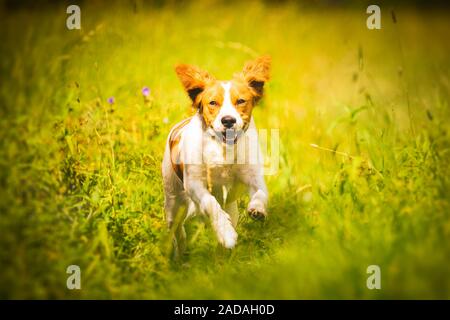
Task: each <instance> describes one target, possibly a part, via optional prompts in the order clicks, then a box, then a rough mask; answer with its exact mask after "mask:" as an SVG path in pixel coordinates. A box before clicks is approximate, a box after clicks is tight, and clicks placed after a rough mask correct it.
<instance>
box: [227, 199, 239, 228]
mask: <svg viewBox="0 0 450 320" xmlns="http://www.w3.org/2000/svg"><path fill="white" fill-rule="evenodd" d="M225 211H226V212H227V213H228V214H229V215H230V218H231V223H232V224H233V227H234V228H235V229H236V226H237V224H238V220H239V209H238V205H237V201H236V200H234V201H231V202H228V203H227V204H226V205H225Z"/></svg>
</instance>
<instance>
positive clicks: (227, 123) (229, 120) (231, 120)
mask: <svg viewBox="0 0 450 320" xmlns="http://www.w3.org/2000/svg"><path fill="white" fill-rule="evenodd" d="M221 121H222V124H223V125H224V127H225V128H228V129H230V128H231V127H232V126H233V125H234V124H235V123H236V118H235V117H232V116H225V117H223V118H222V120H221Z"/></svg>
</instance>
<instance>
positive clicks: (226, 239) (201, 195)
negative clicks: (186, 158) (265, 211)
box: [185, 167, 237, 249]
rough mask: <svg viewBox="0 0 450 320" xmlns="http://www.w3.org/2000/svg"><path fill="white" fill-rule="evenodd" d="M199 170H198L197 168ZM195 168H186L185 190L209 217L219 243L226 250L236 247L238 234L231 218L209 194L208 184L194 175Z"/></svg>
mask: <svg viewBox="0 0 450 320" xmlns="http://www.w3.org/2000/svg"><path fill="white" fill-rule="evenodd" d="M197 169H198V168H197ZM192 171H194V172H195V171H196V170H195V169H194V168H192V167H191V168H189V167H187V168H186V171H185V172H186V173H187V174H186V175H185V176H186V180H185V189H186V192H187V193H188V195H189V197H190V198H191V199H192V200H193V201H194V202H195V203H197V205H198V206H199V208H200V211H201V212H202V213H204V214H206V215H208V216H209V217H210V219H211V224H212V226H213V228H214V231H215V232H216V234H217V238H218V240H219V242H220V243H221V244H222V245H223V246H224V247H225V248H229V249H231V248H233V247H234V246H235V245H236V241H237V233H236V231H235V230H234V228H233V225H232V222H231V218H230V216H229V214H228V213H226V212H225V211H224V210H223V209H222V208H221V206H220V204H219V202H218V201H217V200H216V198H215V197H214V196H213V195H211V193H209V191H208V189H207V188H206V182H205V181H204V179H203V178H200V176H203V175H198V174H192Z"/></svg>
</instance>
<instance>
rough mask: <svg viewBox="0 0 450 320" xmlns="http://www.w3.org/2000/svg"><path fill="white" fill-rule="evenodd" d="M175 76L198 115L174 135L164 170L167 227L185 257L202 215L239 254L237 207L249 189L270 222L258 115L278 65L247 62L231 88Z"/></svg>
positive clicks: (185, 69) (187, 73) (189, 70)
mask: <svg viewBox="0 0 450 320" xmlns="http://www.w3.org/2000/svg"><path fill="white" fill-rule="evenodd" d="M175 71H176V73H177V75H178V77H179V78H180V80H181V83H182V84H183V86H184V88H185V89H186V91H187V93H188V95H189V97H190V99H191V100H192V104H193V107H194V108H195V109H196V110H197V112H196V114H195V115H194V116H193V117H191V118H188V119H185V120H184V121H181V122H180V123H178V124H176V125H175V126H174V127H173V128H172V130H171V132H170V134H169V138H168V140H167V144H166V150H165V153H164V159H163V163H162V174H163V180H164V192H165V212H166V220H167V223H168V226H169V228H171V230H172V231H173V232H174V234H175V238H174V242H175V250H176V252H182V251H183V250H184V247H185V241H186V234H185V231H184V226H183V224H184V221H185V219H186V218H187V217H190V216H192V215H194V214H196V213H199V214H205V215H207V216H208V217H209V218H210V219H211V224H212V226H213V228H214V231H215V233H216V234H217V238H218V240H219V242H220V243H221V244H222V245H223V246H224V247H226V248H233V247H234V246H235V245H236V241H237V237H238V236H237V233H236V231H235V228H236V225H237V221H238V217H239V212H238V208H237V203H236V199H237V197H238V196H239V194H240V192H241V191H240V190H242V188H241V187H242V186H244V187H247V189H248V191H249V193H250V202H249V204H248V213H249V214H250V216H252V217H253V218H255V219H262V218H265V217H266V216H267V211H266V206H267V198H268V194H267V187H266V184H265V182H264V177H263V160H262V156H261V152H260V149H259V145H258V140H257V139H258V137H257V134H256V127H255V123H254V121H253V117H252V109H253V107H254V106H255V104H256V103H257V102H258V101H259V100H260V99H261V97H262V95H263V87H264V83H265V82H266V81H267V80H269V71H270V58H269V57H267V56H264V57H261V58H258V59H256V60H254V61H250V62H247V64H246V65H245V67H244V69H243V71H242V72H240V73H238V74H236V75H234V77H233V79H232V80H230V81H220V80H216V79H215V78H214V77H212V76H211V75H210V74H209V73H207V72H206V71H203V70H200V69H199V68H197V67H195V66H190V65H185V64H182V65H178V66H177V67H176V68H175Z"/></svg>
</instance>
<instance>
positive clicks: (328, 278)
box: [0, 0, 450, 299]
mask: <svg viewBox="0 0 450 320" xmlns="http://www.w3.org/2000/svg"><path fill="white" fill-rule="evenodd" d="M447 3H448V2H445V1H378V2H377V3H376V4H377V5H379V6H380V8H381V29H380V30H369V29H368V28H367V27H366V20H367V18H368V17H369V14H367V13H366V9H367V6H368V5H369V4H372V3H371V2H370V1H302V2H291V1H281V2H278V1H245V2H243V1H195V2H194V1H192V2H191V1H181V2H180V1H154V2H150V1H148V2H147V1H138V0H135V1H74V2H72V1H60V2H55V1H38V2H36V1H20V2H18V1H0V8H1V11H0V55H1V59H0V83H1V85H0V267H1V272H0V298H8V299H11V298H21V299H23V298H25V299H26V298H28V299H36V298H39V299H47V298H51V299H61V298H69V299H80V298H100V299H123V298H128V299H166V298H177V299H208V298H209V299H211V298H213V299H303V298H308V299H330V298H331V299H350V298H357V299H381V298H382V299H392V298H413V299H415V298H425V299H431V298H440V299H448V298H450V278H449V268H448V264H449V257H450V245H449V243H450V242H449V240H450V217H449V212H450V205H449V200H450V191H449V190H450V181H449V179H450V178H449V177H450V172H449V160H450V156H449V154H450V139H449V125H448V119H449V116H450V110H449V105H448V101H449V93H450V90H449V89H450V82H449V81H450V80H449V67H450V55H449V49H450V48H449V47H450V42H449V41H448V39H449V38H450V19H449V16H450V12H449V7H448V5H447ZM70 4H78V5H79V7H80V9H81V29H80V30H68V29H67V28H66V19H67V18H68V17H69V14H67V13H66V8H67V6H68V5H70ZM373 4H375V3H373ZM262 54H269V55H271V56H272V64H273V70H272V79H271V81H270V82H269V83H268V84H267V88H266V96H265V98H264V99H263V101H262V102H261V104H260V105H259V106H258V107H256V108H255V110H254V117H255V121H256V123H257V126H258V127H259V128H266V129H278V130H279V133H280V142H281V145H280V167H279V170H278V172H277V174H275V175H271V176H268V177H267V178H266V179H267V183H268V187H269V191H270V207H269V214H270V217H269V219H268V220H267V221H265V222H263V223H260V222H254V221H252V220H251V219H249V218H248V217H247V216H246V214H245V208H246V201H247V200H248V199H246V197H243V198H242V199H241V201H240V209H241V213H242V214H241V218H240V222H239V226H238V234H239V240H238V245H237V247H236V248H235V249H234V250H233V251H232V252H226V251H224V250H223V249H221V248H219V247H218V246H217V243H216V240H215V237H214V235H213V233H212V232H211V228H210V226H209V224H208V223H207V221H203V220H202V219H194V220H193V221H192V222H191V223H190V224H189V226H188V229H187V232H188V237H189V239H190V240H189V245H188V255H187V256H186V257H184V258H183V259H182V260H181V261H178V262H173V261H171V260H170V259H169V257H168V246H169V245H170V241H169V240H168V234H167V232H166V228H165V222H164V218H163V217H164V214H163V193H162V181H161V174H160V162H161V159H162V154H163V150H164V144H165V139H166V137H167V134H168V132H169V130H170V128H171V126H172V125H174V124H175V123H176V122H178V121H180V120H181V119H183V118H185V117H187V116H189V115H190V114H192V112H193V111H192V110H191V108H190V107H189V99H188V97H187V96H186V94H185V92H184V91H183V89H182V87H181V85H180V83H179V81H178V79H177V77H176V75H175V73H174V65H175V64H177V63H180V62H183V63H190V64H195V65H198V66H200V67H201V68H203V69H205V70H208V71H209V72H211V73H212V74H214V75H215V76H216V77H218V78H221V79H227V78H229V77H231V76H232V75H233V74H234V73H235V72H238V71H240V70H241V69H242V67H243V65H244V63H245V61H247V60H250V59H253V58H255V57H257V56H259V55H262ZM72 264H75V265H79V266H80V268H81V274H82V275H81V287H82V289H81V290H68V289H67V287H66V279H67V277H68V276H69V275H68V274H67V273H66V268H67V267H68V266H69V265H72ZM369 265H378V266H380V268H381V275H382V278H381V279H382V280H381V285H382V287H381V290H369V289H368V288H367V287H366V279H367V277H368V276H369V275H368V274H367V273H366V269H367V267H368V266H369Z"/></svg>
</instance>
